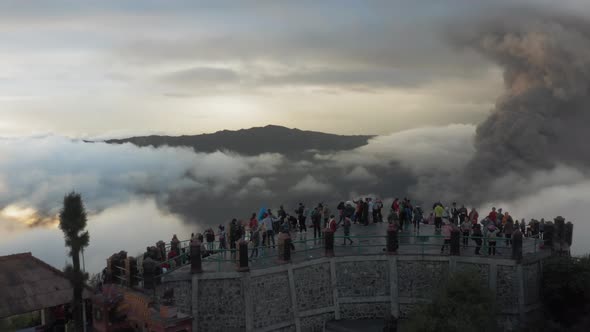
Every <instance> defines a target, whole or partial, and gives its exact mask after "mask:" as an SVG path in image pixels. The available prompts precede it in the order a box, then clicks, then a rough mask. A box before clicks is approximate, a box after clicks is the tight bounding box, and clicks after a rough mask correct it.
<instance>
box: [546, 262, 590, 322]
mask: <svg viewBox="0 0 590 332" xmlns="http://www.w3.org/2000/svg"><path fill="white" fill-rule="evenodd" d="M541 289H542V291H541V295H542V302H543V316H544V318H545V319H543V326H542V327H541V329H542V330H545V331H551V330H554V331H562V330H566V329H567V330H569V331H589V330H590V317H589V315H588V314H589V313H590V256H588V255H587V256H584V257H552V258H550V259H548V260H546V261H545V262H544V263H543V280H542V288H541ZM550 326H553V328H551V329H550Z"/></svg>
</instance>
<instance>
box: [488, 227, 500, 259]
mask: <svg viewBox="0 0 590 332" xmlns="http://www.w3.org/2000/svg"><path fill="white" fill-rule="evenodd" d="M497 235H498V228H497V227H496V226H495V225H493V224H490V226H488V255H490V256H496V237H497Z"/></svg>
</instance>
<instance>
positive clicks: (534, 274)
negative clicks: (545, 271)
mask: <svg viewBox="0 0 590 332" xmlns="http://www.w3.org/2000/svg"><path fill="white" fill-rule="evenodd" d="M540 270H541V266H540V264H539V263H538V262H535V263H533V264H530V265H525V266H524V267H523V272H524V300H525V301H524V303H525V304H526V305H530V304H534V303H537V302H539V293H540V291H541V271H540Z"/></svg>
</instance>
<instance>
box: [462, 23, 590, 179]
mask: <svg viewBox="0 0 590 332" xmlns="http://www.w3.org/2000/svg"><path fill="white" fill-rule="evenodd" d="M523 17H525V19H524V20H523ZM456 37H457V41H458V42H459V43H460V44H461V45H463V46H467V47H468V48H472V49H475V50H476V51H478V52H479V53H481V54H483V55H484V56H485V57H488V58H490V59H491V60H493V61H494V62H495V63H497V64H498V65H499V66H501V67H502V68H503V71H504V83H505V87H506V91H505V93H504V95H503V96H502V97H501V98H500V99H499V100H498V102H497V104H496V107H495V109H494V110H493V111H492V114H491V115H490V116H489V118H488V119H486V120H485V121H484V122H483V123H482V124H480V125H479V127H478V128H477V134H476V139H475V148H476V153H475V156H474V158H473V160H472V161H471V162H470V163H469V164H468V166H467V174H468V179H469V181H470V182H477V184H478V185H481V184H482V183H486V182H488V181H492V180H493V179H496V178H498V177H501V176H504V175H506V174H518V175H519V176H525V177H526V176H527V174H530V172H531V171H535V170H549V169H552V168H554V167H556V166H557V165H562V164H565V165H568V166H571V167H576V168H579V169H582V168H584V167H587V166H589V165H590V149H587V148H586V144H587V142H588V141H589V140H590V131H589V130H588V127H589V126H590V22H586V21H583V20H580V19H577V18H572V17H567V16H548V15H532V16H531V15H530V13H529V15H524V16H521V17H519V18H518V19H517V18H515V17H502V19H501V20H496V21H492V22H487V23H484V24H480V26H479V28H478V29H476V30H475V31H472V32H470V33H461V34H458V36H456Z"/></svg>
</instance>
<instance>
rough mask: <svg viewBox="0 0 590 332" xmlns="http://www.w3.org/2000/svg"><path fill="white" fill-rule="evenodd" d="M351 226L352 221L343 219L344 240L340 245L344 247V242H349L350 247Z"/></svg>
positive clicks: (346, 218)
mask: <svg viewBox="0 0 590 332" xmlns="http://www.w3.org/2000/svg"><path fill="white" fill-rule="evenodd" d="M351 226H352V221H351V220H350V218H348V217H345V218H344V221H343V223H342V229H343V230H344V239H343V242H342V245H346V240H348V241H350V244H351V245H352V243H353V242H352V240H351V239H350V227H351Z"/></svg>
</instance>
